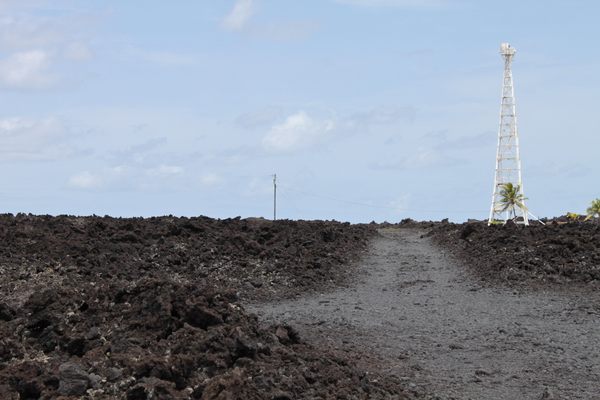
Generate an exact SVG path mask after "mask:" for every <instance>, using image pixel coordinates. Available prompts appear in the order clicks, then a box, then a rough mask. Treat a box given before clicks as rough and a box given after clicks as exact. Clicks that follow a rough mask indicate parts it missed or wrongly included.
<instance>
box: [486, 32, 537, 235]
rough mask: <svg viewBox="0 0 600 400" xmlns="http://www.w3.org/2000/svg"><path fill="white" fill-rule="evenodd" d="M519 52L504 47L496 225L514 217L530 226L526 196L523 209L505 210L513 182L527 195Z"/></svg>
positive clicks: (493, 211) (494, 203)
mask: <svg viewBox="0 0 600 400" xmlns="http://www.w3.org/2000/svg"><path fill="white" fill-rule="evenodd" d="M515 53H516V50H515V49H514V48H513V47H511V46H510V45H509V44H508V43H503V44H502V45H501V46H500V54H501V55H502V57H503V58H504V83H503V86H502V103H501V109H500V128H499V131H498V150H497V155H496V175H495V179H494V191H493V195H492V207H491V209H490V217H489V220H488V225H490V224H492V223H496V222H504V223H506V221H508V220H509V219H511V218H514V219H515V220H516V221H518V222H519V223H522V224H525V225H529V218H528V214H529V213H528V211H527V208H526V207H525V199H524V196H523V198H522V200H521V202H520V203H521V204H522V207H519V206H516V207H514V210H512V209H509V210H506V209H504V208H505V207H504V206H505V203H504V202H503V201H502V194H501V192H502V190H503V189H504V188H505V187H506V186H505V185H506V184H508V183H510V184H512V185H513V187H514V188H515V189H518V193H519V194H521V195H523V194H524V191H523V181H522V178H521V158H520V155H519V134H518V130H517V113H516V104H515V91H514V86H513V77H512V70H511V64H512V60H513V59H514V56H515Z"/></svg>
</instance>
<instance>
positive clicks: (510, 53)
mask: <svg viewBox="0 0 600 400" xmlns="http://www.w3.org/2000/svg"><path fill="white" fill-rule="evenodd" d="M516 53H517V49H515V48H514V47H512V46H511V45H510V44H509V43H502V44H501V45H500V54H501V55H502V57H506V58H508V57H510V58H511V59H512V58H513V57H514V56H515V54H516Z"/></svg>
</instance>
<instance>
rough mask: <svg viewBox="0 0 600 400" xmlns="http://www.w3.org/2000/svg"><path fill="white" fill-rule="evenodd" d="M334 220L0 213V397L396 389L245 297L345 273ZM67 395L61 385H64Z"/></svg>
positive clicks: (359, 242) (272, 294)
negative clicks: (260, 316) (261, 318)
mask: <svg viewBox="0 0 600 400" xmlns="http://www.w3.org/2000/svg"><path fill="white" fill-rule="evenodd" d="M372 234H373V231H372V229H371V228H369V227H367V226H352V225H349V224H341V223H337V222H289V221H278V222H276V223H272V222H268V221H264V220H240V219H232V220H223V221H219V220H212V219H208V218H191V219H187V218H172V217H165V218H151V219H114V218H100V217H89V218H75V217H44V216H41V217H35V216H27V215H18V216H11V215H3V216H1V217H0V398H2V399H38V398H41V399H50V398H63V399H69V398H73V399H74V398H82V397H86V398H97V399H104V398H107V399H108V398H110V399H113V398H126V399H180V398H181V399H186V398H198V399H274V400H275V399H277V400H285V399H297V398H305V399H337V398H340V399H342V398H343V399H367V398H380V399H403V398H405V395H404V394H403V391H402V388H401V385H400V384H399V382H398V381H397V380H395V379H393V378H390V377H387V378H386V377H377V376H376V375H375V376H373V375H369V374H367V373H366V371H365V370H363V369H360V368H358V367H356V366H355V365H353V363H352V361H351V360H349V359H348V358H344V357H340V356H339V355H337V354H335V352H334V350H333V349H329V348H326V347H320V348H315V347H314V346H312V345H311V344H309V343H307V342H306V341H305V340H303V338H301V337H299V335H298V333H297V332H296V331H295V330H294V328H293V327H290V326H286V325H281V324H273V325H268V326H263V325H259V323H258V321H257V319H256V317H254V316H252V315H249V314H248V313H247V312H246V311H245V310H244V307H243V305H242V304H241V303H240V296H241V298H242V299H244V298H247V299H250V298H251V299H255V300H257V299H263V300H264V299H276V298H284V297H291V296H294V295H296V294H298V293H300V292H310V291H314V290H317V289H319V290H324V288H327V287H331V286H333V285H336V284H340V283H342V282H343V281H344V279H345V276H347V274H344V273H341V272H343V271H345V270H347V269H348V268H350V267H348V265H349V264H350V262H351V261H352V260H354V259H355V258H356V257H357V256H359V255H360V254H361V252H362V250H363V249H364V248H365V245H366V243H367V241H368V239H369V238H370V237H371V235H372ZM61 396H62V397H61Z"/></svg>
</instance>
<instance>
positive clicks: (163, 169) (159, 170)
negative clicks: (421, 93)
mask: <svg viewBox="0 0 600 400" xmlns="http://www.w3.org/2000/svg"><path fill="white" fill-rule="evenodd" d="M183 172H184V169H183V167H180V166H178V165H164V164H162V165H159V166H158V167H155V168H150V169H149V170H148V171H147V174H148V175H149V176H152V177H158V178H168V177H171V176H174V175H181V174H183Z"/></svg>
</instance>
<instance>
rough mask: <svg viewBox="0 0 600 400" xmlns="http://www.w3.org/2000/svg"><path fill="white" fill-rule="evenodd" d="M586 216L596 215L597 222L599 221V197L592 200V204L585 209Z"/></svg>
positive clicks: (594, 216) (593, 216)
mask: <svg viewBox="0 0 600 400" xmlns="http://www.w3.org/2000/svg"><path fill="white" fill-rule="evenodd" d="M587 215H588V218H587V219H590V218H596V216H598V223H600V199H596V200H593V201H592V204H591V205H590V206H589V207H588V209H587Z"/></svg>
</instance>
